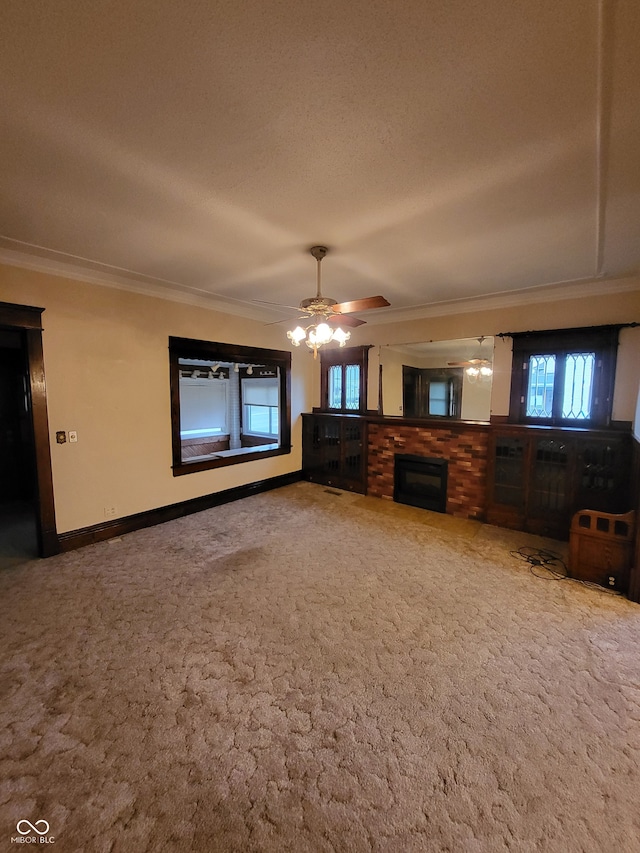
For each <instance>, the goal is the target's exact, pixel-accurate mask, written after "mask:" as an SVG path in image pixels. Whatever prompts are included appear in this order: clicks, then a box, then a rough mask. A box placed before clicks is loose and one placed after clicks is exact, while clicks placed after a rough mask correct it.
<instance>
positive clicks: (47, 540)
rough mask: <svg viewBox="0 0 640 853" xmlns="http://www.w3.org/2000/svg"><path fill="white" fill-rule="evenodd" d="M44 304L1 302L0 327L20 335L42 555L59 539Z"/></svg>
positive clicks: (55, 546) (50, 552)
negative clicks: (29, 414) (23, 350)
mask: <svg viewBox="0 0 640 853" xmlns="http://www.w3.org/2000/svg"><path fill="white" fill-rule="evenodd" d="M44 310H45V309H44V308H35V307H32V306H30V305H15V304H13V303H10V302H0V327H2V328H5V329H10V330H13V331H20V332H22V335H23V340H24V346H25V350H26V357H27V369H28V377H29V402H30V409H31V424H32V429H33V443H34V454H35V468H36V483H35V486H36V490H35V494H36V498H35V516H36V533H37V537H38V553H39V555H40V556H41V557H50V556H52V555H53V554H58V553H59V551H60V543H59V541H58V532H57V530H56V514H55V504H54V497H53V474H52V471H51V445H50V443H49V419H48V415H47V389H46V385H45V379H44V353H43V349H42V312H43V311H44Z"/></svg>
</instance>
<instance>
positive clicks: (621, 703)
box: [0, 483, 640, 853]
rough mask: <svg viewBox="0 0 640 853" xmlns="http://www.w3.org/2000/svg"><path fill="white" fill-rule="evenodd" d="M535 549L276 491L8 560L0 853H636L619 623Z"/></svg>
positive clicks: (633, 619) (634, 637)
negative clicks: (47, 849) (23, 852)
mask: <svg viewBox="0 0 640 853" xmlns="http://www.w3.org/2000/svg"><path fill="white" fill-rule="evenodd" d="M542 542H543V541H542V540H537V539H535V538H534V537H530V536H527V535H525V534H519V533H512V532H509V531H505V530H500V529H498V528H495V527H489V526H484V525H481V524H479V523H477V522H463V521H460V520H457V519H453V518H451V517H449V516H439V515H437V514H432V513H427V512H424V511H421V510H412V509H410V508H406V507H401V506H399V505H396V504H391V503H388V502H385V501H381V500H378V499H374V498H371V499H370V498H362V497H358V496H355V495H350V494H347V493H337V494H336V493H332V492H331V490H325V489H323V488H322V487H321V486H314V485H312V484H309V483H297V484H295V485H293V486H289V487H286V488H284V489H280V490H278V491H274V492H269V493H266V494H263V495H256V496H254V497H251V498H248V499H246V500H244V501H238V502H236V503H233V504H228V505H226V506H222V507H218V508H216V509H212V510H209V511H206V512H203V513H199V514H197V515H192V516H189V517H188V518H185V519H180V520H178V521H174V522H170V523H168V524H166V525H164V526H162V527H155V528H150V529H148V530H142V531H138V532H136V533H132V534H130V535H128V536H126V537H122V539H120V540H112V541H111V542H109V543H106V542H105V543H101V544H99V545H95V546H90V547H87V548H84V549H81V550H79V551H75V552H73V553H70V554H66V555H61V556H59V557H55V558H52V559H49V560H47V561H38V560H35V561H31V562H27V563H24V564H22V565H19V566H15V567H12V568H8V569H5V570H4V571H3V572H2V573H0V607H1V611H2V612H1V619H2V621H1V626H2V627H1V631H2V668H1V690H2V693H1V702H0V849H2V850H4V849H7V850H8V849H9V848H11V849H15V848H14V847H13V844H15V843H16V842H11V838H15V837H18V834H19V833H18V831H17V829H16V827H17V824H18V822H19V821H29V823H30V824H32V825H34V826H35V827H36V828H38V829H43V828H44V823H38V821H46V822H47V823H48V825H49V829H48V836H45V837H53V838H54V839H55V842H54V843H55V848H54V849H55V850H56V851H58V853H62V851H65V853H67V852H68V851H84V852H85V853H92V851H104V852H105V853H106V851H122V853H130V851H136V852H137V851H153V853H155V851H158V853H160V851H162V853H171V851H199V853H209V851H212V852H213V853H215V851H242V853H246V851H278V853H280V851H295V853H304V851H327V853H329V851H354V853H359V851H392V853H405V851H434V853H435V851H450V853H485V851H486V853H500V851H523V853H524V851H532V852H533V851H536V853H538V851H553V853H573V852H574V851H575V853H578V851H579V853H603V851H606V853H608V851H616V853H627V852H628V853H633V851H638V850H640V817H639V814H640V813H639V810H638V807H637V803H638V797H639V796H640V794H639V792H640V762H639V757H640V756H639V747H640V655H639V653H638V650H639V649H640V607H639V606H638V605H636V604H632V603H630V602H629V601H627V600H626V599H624V598H620V597H615V596H612V595H610V594H609V593H607V592H606V591H604V590H599V589H594V588H588V587H585V586H582V585H580V584H577V583H575V582H572V581H568V580H562V581H559V580H552V579H549V578H538V577H535V576H534V575H533V574H532V573H531V571H530V569H529V566H528V565H527V564H526V563H525V562H523V561H521V560H518V559H517V558H516V557H514V556H513V555H512V554H511V553H510V552H511V551H512V550H513V549H515V548H517V547H519V546H521V545H531V544H539V543H542ZM543 544H544V545H546V546H547V547H554V548H555V549H560V550H562V549H563V548H564V545H563V544H562V543H548V542H545V543H543ZM565 551H566V549H565ZM540 573H541V574H543V575H544V574H545V572H544V571H543V570H540ZM20 827H21V829H23V830H24V831H25V832H26V833H28V834H30V835H31V836H33V837H36V833H35V832H34V831H32V830H30V828H29V826H28V825H27V824H25V823H21V824H20ZM25 837H26V836H25ZM37 838H38V839H39V838H40V836H37Z"/></svg>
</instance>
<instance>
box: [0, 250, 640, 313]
mask: <svg viewBox="0 0 640 853" xmlns="http://www.w3.org/2000/svg"><path fill="white" fill-rule="evenodd" d="M27 249H28V251H27ZM0 263H4V264H7V265H9V266H15V267H21V268H23V269H29V270H33V271H35V272H42V273H47V274H52V275H58V276H61V277H63V278H68V279H72V280H75V281H82V282H86V283H88V284H96V285H100V286H103V287H112V288H116V289H118V290H126V291H130V292H132V293H138V294H141V295H142V296H151V297H155V298H157V299H164V300H168V301H170V302H179V303H182V304H188V305H196V306H198V307H201V308H207V309H209V310H210V311H219V312H221V313H224V314H231V315H233V316H237V317H243V318H245V319H248V320H257V321H260V322H265V320H267V321H268V320H269V318H271V317H273V311H272V310H271V309H266V308H263V307H259V306H257V305H252V304H250V303H247V302H241V301H239V300H234V299H229V298H227V297H222V296H218V295H216V294H212V293H210V292H208V291H205V290H201V289H199V288H196V287H191V286H190V285H185V284H180V283H179V282H173V281H166V280H164V279H157V278H153V277H151V276H145V275H142V274H140V273H136V272H132V271H130V270H123V269H120V268H119V267H110V266H108V265H106V264H101V263H98V262H94V261H88V260H86V259H84V258H75V257H73V256H70V255H63V254H62V253H60V252H53V251H52V250H49V249H44V248H42V247H39V246H31V245H29V244H21V243H20V242H19V241H16V240H12V239H11V238H8V237H1V236H0ZM605 288H606V291H607V293H611V294H613V293H629V292H633V291H640V273H637V272H635V273H630V274H627V275H622V276H600V277H589V278H582V279H573V280H570V281H560V282H552V283H549V284H544V285H536V286H534V287H528V288H524V289H521V290H516V291H511V292H501V293H492V294H488V295H486V296H472V297H463V298H460V299H451V300H444V301H442V302H431V303H424V304H421V305H414V306H412V307H409V308H381V309H379V310H377V311H375V312H370V313H369V314H368V316H367V323H368V324H369V325H370V326H379V325H389V324H391V323H403V322H407V321H411V320H422V319H429V318H433V317H446V316H449V315H452V314H470V313H475V312H478V311H493V310H496V309H500V308H514V307H522V306H526V305H530V304H532V303H545V302H560V301H562V300H564V299H580V298H584V297H588V296H597V295H600V294H602V292H603V290H604V289H605ZM276 322H277V321H276ZM283 322H286V320H283Z"/></svg>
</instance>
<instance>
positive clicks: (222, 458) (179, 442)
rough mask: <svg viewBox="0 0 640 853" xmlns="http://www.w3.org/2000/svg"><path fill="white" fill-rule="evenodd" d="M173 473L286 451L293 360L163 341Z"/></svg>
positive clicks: (247, 349)
mask: <svg viewBox="0 0 640 853" xmlns="http://www.w3.org/2000/svg"><path fill="white" fill-rule="evenodd" d="M169 359H170V369H171V427H172V444H173V473H174V475H178V474H187V473H190V472H192V471H202V470H204V469H207V468H217V467H221V466H224V465H233V464H236V463H238V462H247V461H249V460H252V459H262V458H264V457H265V456H275V455H279V454H282V453H289V452H290V451H291V411H290V403H289V397H290V384H291V378H290V374H291V354H290V353H289V352H281V351H279V350H265V349H257V348H255V347H241V346H232V345H230V344H220V343H213V342H209V341H195V340H191V339H188V338H169Z"/></svg>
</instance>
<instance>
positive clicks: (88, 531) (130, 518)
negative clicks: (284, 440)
mask: <svg viewBox="0 0 640 853" xmlns="http://www.w3.org/2000/svg"><path fill="white" fill-rule="evenodd" d="M301 479H302V471H292V472H291V473H290V474H281V475H280V476H278V477H270V478H269V479H268V480H257V481H256V482H255V483H247V485H245V486H236V487H235V488H233V489H225V490H224V491H222V492H213V494H210V495H203V496H202V497H199V498H191V499H190V500H187V501H181V502H180V503H177V504H171V505H169V506H162V507H158V508H157V509H149V510H146V511H145V512H138V513H136V514H135V515H127V516H125V517H124V518H114V519H113V520H112V521H105V522H101V523H100V524H92V525H91V526H90V527H82V528H80V529H79V530H70V531H69V532H68V533H60V534H58V542H59V550H60V551H63V552H66V551H74V550H75V549H76V548H82V547H83V546H84V545H91V544H93V543H94V542H104V541H105V540H106V539H113V537H114V536H121V535H122V534H124V533H132V532H133V531H134V530H142V529H143V528H144V527H153V526H154V525H156V524H163V523H164V522H165V521H173V519H175V518H182V517H183V516H185V515H191V514H192V513H194V512H202V510H205V509H211V507H214V506H220V505H221V504H225V503H231V502H232V501H238V500H241V499H242V498H248V497H249V496H250V495H256V494H259V493H260V492H268V491H270V490H271V489H279V488H281V487H282V486H288V485H290V484H291V483H296V482H298V480H301Z"/></svg>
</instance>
